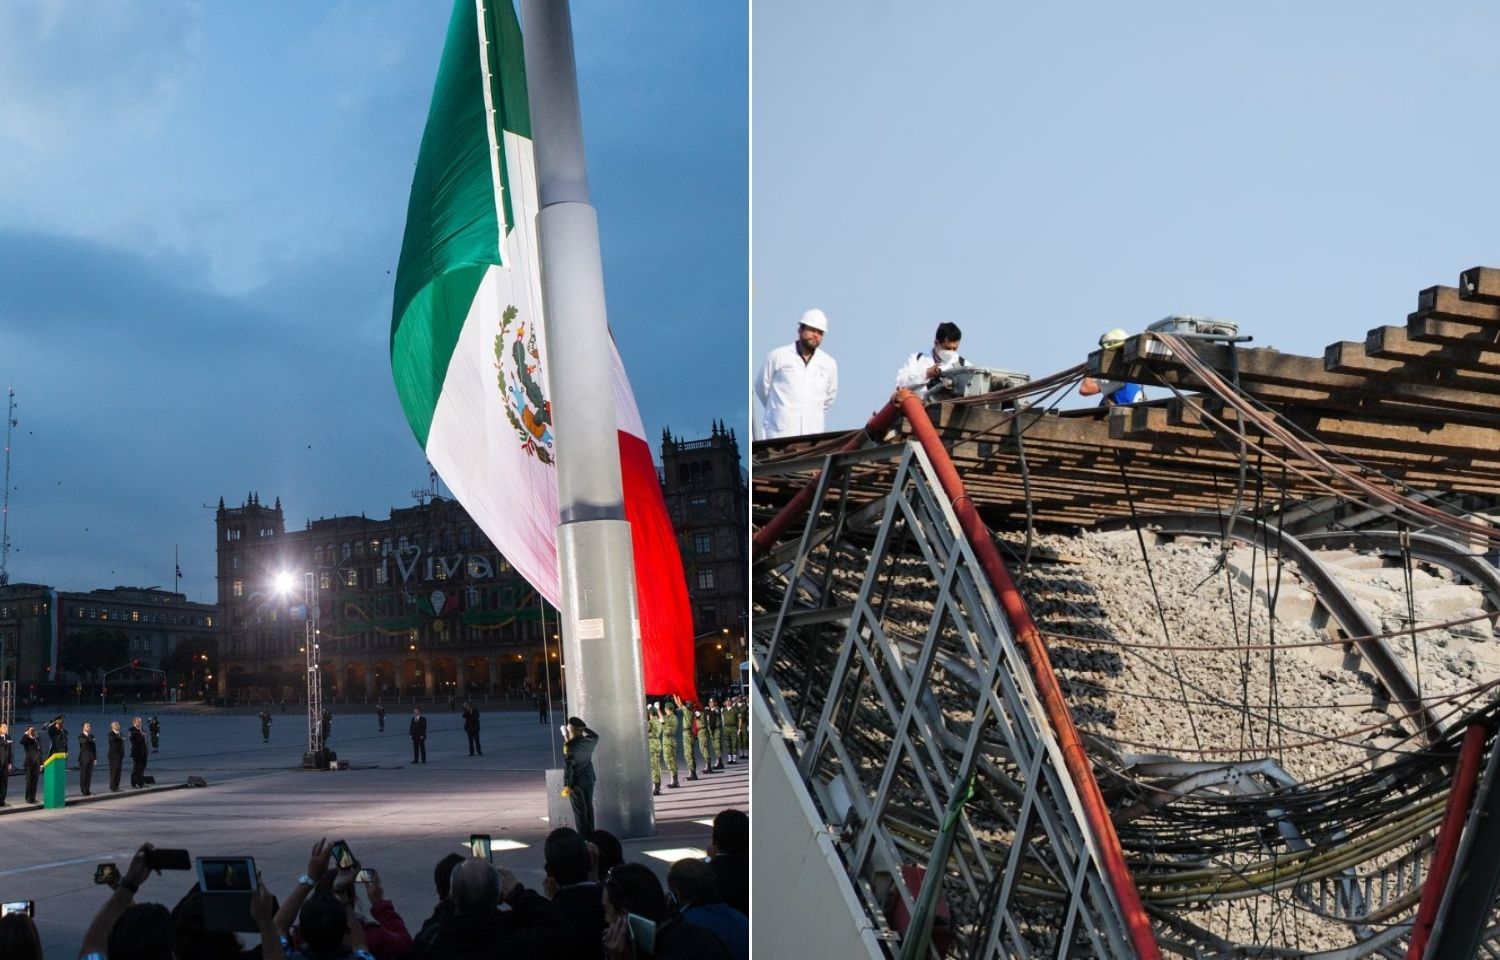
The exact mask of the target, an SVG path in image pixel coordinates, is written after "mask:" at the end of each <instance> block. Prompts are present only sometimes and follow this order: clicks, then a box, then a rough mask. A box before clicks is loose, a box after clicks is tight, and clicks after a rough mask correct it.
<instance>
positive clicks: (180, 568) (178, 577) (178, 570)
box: [177, 567, 182, 580]
mask: <svg viewBox="0 0 1500 960" xmlns="http://www.w3.org/2000/svg"><path fill="white" fill-rule="evenodd" d="M177 579H178V580H181V579H182V567H178V568H177Z"/></svg>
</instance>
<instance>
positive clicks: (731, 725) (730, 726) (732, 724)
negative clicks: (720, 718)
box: [724, 700, 740, 763]
mask: <svg viewBox="0 0 1500 960" xmlns="http://www.w3.org/2000/svg"><path fill="white" fill-rule="evenodd" d="M739 724H740V711H739V708H738V707H737V706H735V704H734V701H733V700H729V701H727V702H726V703H725V704H724V762H725V763H734V758H735V755H736V754H738V753H739V750H738V749H737V747H738V739H739V729H740V727H739Z"/></svg>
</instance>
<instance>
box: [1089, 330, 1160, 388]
mask: <svg viewBox="0 0 1500 960" xmlns="http://www.w3.org/2000/svg"><path fill="white" fill-rule="evenodd" d="M1128 337H1129V335H1128V334H1127V333H1126V332H1125V331H1124V330H1121V329H1120V328H1118V327H1116V328H1115V329H1113V330H1111V331H1109V332H1108V333H1106V334H1105V335H1104V336H1102V337H1100V338H1099V347H1100V349H1102V350H1114V349H1117V348H1118V347H1120V346H1121V345H1122V344H1124V343H1125V341H1126V339H1128ZM1078 392H1079V394H1081V395H1082V396H1085V397H1092V396H1094V395H1095V394H1103V396H1102V397H1101V398H1100V400H1099V406H1101V407H1113V406H1118V405H1120V404H1125V403H1135V402H1136V401H1138V400H1140V399H1142V394H1143V392H1144V391H1142V390H1141V385H1140V384H1138V383H1120V382H1118V381H1115V380H1095V379H1094V378H1093V377H1084V378H1083V382H1082V383H1080V384H1079V385H1078Z"/></svg>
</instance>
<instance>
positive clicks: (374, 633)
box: [215, 494, 559, 701]
mask: <svg viewBox="0 0 1500 960" xmlns="http://www.w3.org/2000/svg"><path fill="white" fill-rule="evenodd" d="M215 520H216V528H217V538H218V551H217V553H218V584H219V610H220V612H221V615H222V617H221V622H220V644H219V652H220V658H221V660H222V661H223V669H222V670H221V678H220V680H221V682H220V688H219V689H220V694H221V695H222V696H232V697H237V698H242V699H265V698H272V699H282V698H296V697H298V696H300V691H301V690H302V688H303V686H304V685H305V676H306V666H305V647H304V644H305V638H306V621H305V620H304V619H303V617H302V610H301V609H300V607H301V604H302V602H303V599H302V597H303V589H304V588H303V584H304V582H305V577H306V576H307V575H309V574H310V575H311V577H312V579H313V581H314V583H315V584H316V598H317V600H316V608H317V611H318V616H317V630H318V635H317V636H318V642H319V660H320V663H321V667H322V672H323V681H324V695H325V696H332V697H335V698H338V699H349V700H356V701H357V700H366V699H368V700H374V699H376V698H380V697H393V696H396V695H398V694H399V695H405V696H423V697H433V696H437V697H442V696H454V697H459V698H462V697H465V696H497V695H498V696H504V695H514V696H524V695H526V693H527V692H528V691H530V690H533V689H536V688H538V687H541V686H544V685H545V683H546V682H547V680H548V675H549V672H550V679H551V682H552V684H553V689H554V692H555V691H556V690H557V689H558V688H557V683H558V679H559V674H558V670H557V664H558V656H559V647H558V644H557V643H556V642H555V641H554V640H553V639H552V635H553V634H554V633H555V632H556V631H557V614H556V611H555V610H553V609H552V608H551V607H550V606H547V605H546V604H544V603H543V602H542V601H541V598H540V597H539V595H538V594H537V593H536V591H534V590H532V589H531V587H530V585H529V584H527V583H526V581H525V580H524V579H523V578H522V577H521V575H520V574H518V573H516V571H515V570H514V569H513V568H512V567H511V566H510V564H509V563H508V562H506V560H505V558H504V557H503V556H501V555H500V553H499V551H498V550H496V549H495V547H494V545H492V544H491V543H490V542H489V540H488V538H486V537H485V535H484V533H483V532H482V531H481V530H480V529H479V527H478V526H477V525H476V524H475V523H474V522H473V520H471V519H470V517H469V515H468V514H467V513H466V512H465V511H464V510H463V508H462V507H460V506H459V505H458V503H457V502H455V501H452V500H448V499H446V498H443V497H436V496H434V497H432V498H431V499H430V501H428V502H423V503H421V504H419V505H417V506H413V507H407V508H397V509H394V510H392V511H391V514H390V516H389V517H388V518H386V519H383V520H376V519H370V518H367V517H363V516H360V517H333V518H330V519H319V520H313V521H310V522H309V523H308V524H307V526H306V529H303V530H294V531H290V532H288V531H287V530H286V526H285V519H284V516H283V513H282V508H281V501H280V500H279V499H277V500H276V501H275V503H273V504H272V505H271V506H267V505H265V504H264V503H262V502H261V500H260V498H259V497H258V496H257V495H255V494H251V495H250V496H249V497H248V498H247V499H246V501H245V502H244V503H243V504H242V505H240V506H238V507H226V506H225V505H224V503H223V501H222V500H220V503H219V509H218V512H217V514H216V517H215ZM281 574H289V575H291V577H292V579H293V581H294V584H295V585H294V587H293V589H292V590H291V591H289V594H290V595H284V594H282V593H281V592H279V591H278V590H277V587H276V584H277V578H278V576H279V575H281ZM544 638H545V640H546V643H545V644H544V642H543V641H544Z"/></svg>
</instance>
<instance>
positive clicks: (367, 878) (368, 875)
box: [354, 868, 375, 883]
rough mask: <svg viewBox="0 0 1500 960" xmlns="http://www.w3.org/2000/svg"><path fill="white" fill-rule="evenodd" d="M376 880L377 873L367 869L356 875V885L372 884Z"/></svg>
mask: <svg viewBox="0 0 1500 960" xmlns="http://www.w3.org/2000/svg"><path fill="white" fill-rule="evenodd" d="M374 880H375V871H374V870H370V869H368V868H366V869H364V870H361V871H359V872H358V873H356V874H355V875H354V882H355V883H371V882H373V881H374Z"/></svg>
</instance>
